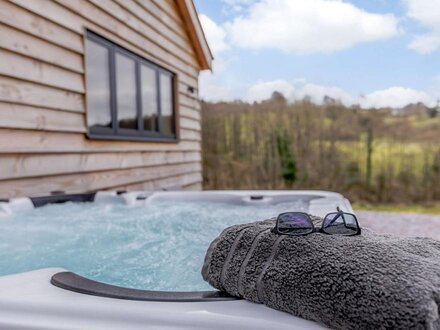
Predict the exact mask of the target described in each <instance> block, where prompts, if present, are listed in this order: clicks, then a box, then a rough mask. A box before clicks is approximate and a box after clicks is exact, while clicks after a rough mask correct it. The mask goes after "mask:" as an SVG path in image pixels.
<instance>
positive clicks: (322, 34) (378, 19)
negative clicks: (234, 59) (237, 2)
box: [225, 0, 399, 54]
mask: <svg viewBox="0 0 440 330" xmlns="http://www.w3.org/2000/svg"><path fill="white" fill-rule="evenodd" d="M225 27H226V30H227V33H228V36H229V38H230V39H231V41H232V42H233V43H234V44H235V45H237V46H240V47H245V48H251V49H261V48H274V49H280V50H283V51H285V52H291V53H297V54H308V53H316V52H324V53H330V52H334V51H337V50H342V49H347V48H350V47H352V46H354V45H356V44H359V43H362V42H369V41H375V40H384V39H387V38H391V37H394V36H396V35H398V34H399V28H398V20H397V18H396V17H395V16H394V15H392V14H372V13H368V12H366V11H364V10H362V9H360V8H358V7H356V6H354V5H352V4H350V3H347V2H343V1H341V0H307V1H305V0H261V1H259V2H256V3H254V4H253V5H251V6H250V7H249V8H248V10H247V12H246V15H241V16H238V17H236V18H235V19H234V20H233V21H232V22H229V23H226V25H225Z"/></svg>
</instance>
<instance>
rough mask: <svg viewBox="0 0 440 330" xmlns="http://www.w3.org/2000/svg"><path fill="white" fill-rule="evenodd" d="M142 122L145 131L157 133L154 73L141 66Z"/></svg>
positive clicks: (148, 68) (150, 69)
mask: <svg viewBox="0 0 440 330" xmlns="http://www.w3.org/2000/svg"><path fill="white" fill-rule="evenodd" d="M141 91H142V120H143V122H144V130H145V131H157V87H156V71H155V70H153V69H152V68H150V67H148V66H145V65H142V66H141Z"/></svg>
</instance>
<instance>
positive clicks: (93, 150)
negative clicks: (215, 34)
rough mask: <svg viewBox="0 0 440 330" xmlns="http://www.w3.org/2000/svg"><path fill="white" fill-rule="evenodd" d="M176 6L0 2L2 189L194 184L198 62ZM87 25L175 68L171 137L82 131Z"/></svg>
mask: <svg viewBox="0 0 440 330" xmlns="http://www.w3.org/2000/svg"><path fill="white" fill-rule="evenodd" d="M176 1H178V0H176ZM181 3H182V2H181ZM181 3H180V5H181ZM180 5H178V4H177V3H176V2H175V1H174V0H75V1H71V0H39V1H29V0H0V197H4V198H7V197H14V196H36V195H44V194H48V193H50V192H51V191H55V190H62V191H66V192H72V193H74V192H85V191H95V190H102V189H128V190H130V189H136V190H142V189H148V190H149V189H162V188H167V187H176V186H180V187H183V188H184V189H201V185H202V175H201V171H202V169H201V126H200V122H201V117H200V116H201V115H200V103H199V100H198V98H197V94H198V75H199V72H200V70H201V69H205V67H203V65H201V64H200V60H199V58H198V56H199V55H197V54H199V53H200V49H197V48H196V47H194V43H193V42H192V39H191V38H194V36H191V35H190V33H188V29H187V26H186V25H185V24H186V23H185V17H182V14H181V12H180V10H179V7H180ZM86 31H92V32H94V33H96V34H99V35H100V36H102V37H104V38H107V39H109V40H111V41H112V42H114V43H116V44H118V45H119V46H121V47H124V48H125V49H127V50H129V51H131V52H133V53H135V54H137V55H139V56H142V57H143V58H145V59H147V60H149V61H151V62H153V63H155V64H157V65H159V66H161V67H163V68H165V69H166V70H169V71H170V72H172V73H173V74H174V75H175V81H174V87H175V91H174V93H175V106H176V116H177V121H176V125H177V132H176V135H177V137H178V139H177V140H176V141H170V142H144V141H142V142H135V141H119V140H91V139H88V138H87V132H88V128H87V124H86V123H87V99H86V97H87V95H86V83H85V82H86V79H85V74H86V68H85V38H86ZM196 53H197V54H196ZM192 89H194V92H190V91H191V90H192Z"/></svg>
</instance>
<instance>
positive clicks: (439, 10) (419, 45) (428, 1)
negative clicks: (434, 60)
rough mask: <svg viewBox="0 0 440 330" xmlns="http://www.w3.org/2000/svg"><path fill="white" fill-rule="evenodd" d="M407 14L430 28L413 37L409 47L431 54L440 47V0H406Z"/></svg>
mask: <svg viewBox="0 0 440 330" xmlns="http://www.w3.org/2000/svg"><path fill="white" fill-rule="evenodd" d="M404 2H405V4H406V6H407V16H408V17H409V18H411V19H413V20H414V21H416V22H418V23H419V24H421V25H422V26H424V27H425V28H427V29H428V32H426V33H423V34H419V35H416V36H414V37H413V40H412V41H411V42H410V43H409V44H408V47H409V48H411V49H413V50H415V51H417V52H419V53H421V54H430V53H432V52H434V51H436V50H438V49H439V48H440V0H404Z"/></svg>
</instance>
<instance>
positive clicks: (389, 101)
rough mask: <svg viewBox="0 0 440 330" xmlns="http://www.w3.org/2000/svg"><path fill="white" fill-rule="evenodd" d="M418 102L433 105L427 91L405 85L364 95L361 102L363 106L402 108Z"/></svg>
mask: <svg viewBox="0 0 440 330" xmlns="http://www.w3.org/2000/svg"><path fill="white" fill-rule="evenodd" d="M418 102H423V103H424V104H426V105H428V106H432V105H433V100H432V98H431V97H430V96H429V95H428V94H427V93H425V92H422V91H417V90H414V89H411V88H405V87H391V88H388V89H384V90H379V91H375V92H372V93H369V94H367V95H364V96H363V97H361V98H360V102H359V103H360V105H361V106H362V107H363V108H382V107H391V108H401V107H404V106H406V105H408V104H410V103H418Z"/></svg>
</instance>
